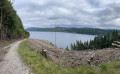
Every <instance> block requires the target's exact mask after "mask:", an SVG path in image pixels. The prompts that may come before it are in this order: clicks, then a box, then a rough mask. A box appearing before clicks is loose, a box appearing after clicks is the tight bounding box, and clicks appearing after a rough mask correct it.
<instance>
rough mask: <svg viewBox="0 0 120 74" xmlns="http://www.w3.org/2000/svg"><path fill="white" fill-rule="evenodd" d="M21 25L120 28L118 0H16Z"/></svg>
mask: <svg viewBox="0 0 120 74" xmlns="http://www.w3.org/2000/svg"><path fill="white" fill-rule="evenodd" d="M14 8H15V9H16V10H17V13H18V15H19V16H20V18H21V19H22V21H23V24H24V27H25V28H27V27H54V26H55V23H57V26H63V27H64V26H65V27H92V28H102V29H119V28H120V0H15V3H14Z"/></svg>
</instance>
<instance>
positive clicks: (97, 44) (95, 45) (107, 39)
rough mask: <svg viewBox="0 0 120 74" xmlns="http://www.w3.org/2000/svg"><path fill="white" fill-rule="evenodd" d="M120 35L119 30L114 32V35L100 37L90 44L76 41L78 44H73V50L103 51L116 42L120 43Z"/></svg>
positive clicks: (108, 34)
mask: <svg viewBox="0 0 120 74" xmlns="http://www.w3.org/2000/svg"><path fill="white" fill-rule="evenodd" d="M119 40H120V35H119V34H118V31H117V30H114V31H113V32H112V34H110V33H107V34H105V35H98V36H96V37H95V38H94V40H90V42H88V41H87V42H84V43H83V42H82V41H76V44H71V49H72V50H87V49H103V48H108V47H110V46H111V45H112V43H113V42H114V41H119Z"/></svg>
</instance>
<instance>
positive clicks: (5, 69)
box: [0, 41, 30, 74]
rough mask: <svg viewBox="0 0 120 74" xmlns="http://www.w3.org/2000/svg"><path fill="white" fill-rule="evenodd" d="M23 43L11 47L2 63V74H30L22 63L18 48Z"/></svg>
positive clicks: (0, 70) (0, 67)
mask: <svg viewBox="0 0 120 74" xmlns="http://www.w3.org/2000/svg"><path fill="white" fill-rule="evenodd" d="M20 43H21V41H18V42H15V43H13V44H12V45H11V47H10V48H9V50H8V53H6V55H5V56H4V58H3V61H1V62H0V74H30V72H29V69H28V67H26V66H25V64H24V63H23V62H22V60H21V58H20V57H19V55H18V50H17V49H18V46H19V44H20Z"/></svg>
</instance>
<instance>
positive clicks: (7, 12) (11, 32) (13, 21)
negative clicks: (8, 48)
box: [0, 0, 29, 40]
mask: <svg viewBox="0 0 120 74" xmlns="http://www.w3.org/2000/svg"><path fill="white" fill-rule="evenodd" d="M25 37H29V32H27V31H26V30H24V27H23V24H22V21H21V19H20V17H19V16H18V15H17V12H16V10H14V8H13V3H11V1H10V0H0V39H1V40H6V39H17V38H25Z"/></svg>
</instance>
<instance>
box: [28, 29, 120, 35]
mask: <svg viewBox="0 0 120 74" xmlns="http://www.w3.org/2000/svg"><path fill="white" fill-rule="evenodd" d="M26 30H27V31H46V32H55V31H56V32H68V33H78V34H89V35H98V34H106V33H107V32H109V33H112V31H113V30H105V29H98V28H66V27H56V28H36V27H31V28H27V29H26ZM119 32H120V31H119Z"/></svg>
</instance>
